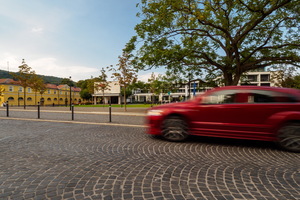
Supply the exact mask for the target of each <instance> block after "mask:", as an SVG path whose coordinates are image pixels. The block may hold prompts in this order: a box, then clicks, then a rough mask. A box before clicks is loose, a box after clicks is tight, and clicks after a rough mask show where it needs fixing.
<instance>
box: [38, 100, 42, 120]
mask: <svg viewBox="0 0 300 200" xmlns="http://www.w3.org/2000/svg"><path fill="white" fill-rule="evenodd" d="M40 111H41V108H40V102H38V119H40V118H41V115H40Z"/></svg>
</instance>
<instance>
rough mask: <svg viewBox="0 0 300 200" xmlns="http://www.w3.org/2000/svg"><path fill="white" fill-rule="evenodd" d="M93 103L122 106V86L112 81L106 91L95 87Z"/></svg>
mask: <svg viewBox="0 0 300 200" xmlns="http://www.w3.org/2000/svg"><path fill="white" fill-rule="evenodd" d="M99 84H100V83H99V82H95V83H94V85H95V86H96V85H99ZM92 96H93V101H94V104H100V103H104V104H109V103H110V102H111V103H112V104H121V102H122V95H121V86H120V84H119V82H118V81H110V82H109V84H108V87H107V89H106V90H104V91H101V90H100V89H97V87H95V89H94V94H93V95H92Z"/></svg>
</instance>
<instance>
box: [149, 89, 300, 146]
mask: <svg viewBox="0 0 300 200" xmlns="http://www.w3.org/2000/svg"><path fill="white" fill-rule="evenodd" d="M146 120H147V127H148V130H147V133H148V134H151V135H161V136H162V137H163V138H165V139H167V140H169V141H184V140H185V139H186V138H187V137H188V136H189V135H200V136H211V137H224V138H237V139H249V140H264V141H274V142H276V143H278V144H279V145H280V146H281V147H282V148H284V149H285V150H288V151H293V152H300V90H296V89H290V88H275V87H261V86H227V87H220V88H215V89H212V90H210V91H208V92H206V93H204V94H202V95H199V96H197V97H195V98H194V99H192V100H189V101H186V102H181V103H171V104H165V105H160V106H156V107H153V108H150V109H149V110H148V112H147V119H146Z"/></svg>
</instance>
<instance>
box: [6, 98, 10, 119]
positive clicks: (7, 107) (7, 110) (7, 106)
mask: <svg viewBox="0 0 300 200" xmlns="http://www.w3.org/2000/svg"><path fill="white" fill-rule="evenodd" d="M6 116H7V117H9V104H8V101H7V102H6Z"/></svg>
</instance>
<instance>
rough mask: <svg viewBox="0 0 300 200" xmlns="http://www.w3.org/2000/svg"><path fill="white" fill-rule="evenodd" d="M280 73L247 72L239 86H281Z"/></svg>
mask: <svg viewBox="0 0 300 200" xmlns="http://www.w3.org/2000/svg"><path fill="white" fill-rule="evenodd" d="M278 74H279V72H278V71H255V72H247V73H245V74H244V76H243V77H242V79H241V81H240V83H239V85H255V86H270V87H275V86H277V85H279V81H278V79H277V78H276V77H278Z"/></svg>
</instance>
